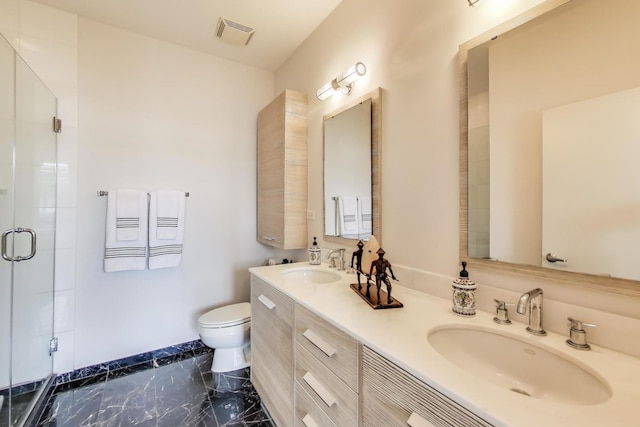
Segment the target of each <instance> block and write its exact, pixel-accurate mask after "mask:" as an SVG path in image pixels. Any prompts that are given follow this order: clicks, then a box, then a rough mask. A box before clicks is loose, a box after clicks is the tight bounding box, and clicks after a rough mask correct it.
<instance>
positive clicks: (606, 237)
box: [460, 0, 640, 295]
mask: <svg viewBox="0 0 640 427" xmlns="http://www.w3.org/2000/svg"><path fill="white" fill-rule="evenodd" d="M637 16H640V3H639V2H637V1H635V0H615V1H611V2H603V1H601V0H580V1H570V0H549V1H546V2H544V3H541V4H540V5H539V6H537V7H535V8H534V9H532V10H531V11H529V12H526V13H525V14H523V15H522V16H520V17H517V18H516V19H514V20H512V21H509V22H507V23H505V24H503V25H501V26H499V27H498V28H496V29H494V30H492V31H489V32H487V33H485V34H483V35H481V36H479V37H477V38H475V39H473V40H471V41H469V42H467V43H465V44H463V45H462V46H461V48H460V78H461V91H460V96H461V103H460V105H461V130H460V152H461V192H460V196H461V200H460V202H461V204H460V206H461V233H460V248H461V254H460V255H461V259H463V260H466V261H467V262H469V264H470V266H472V265H475V266H479V267H484V268H492V269H503V270H508V271H514V272H520V273H526V274H532V275H534V276H538V277H543V278H550V279H553V280H562V281H565V282H571V283H577V284H580V285H588V286H594V287H598V288H601V289H607V290H611V291H615V292H621V293H633V294H636V295H637V294H640V282H638V281H639V280H640V269H638V268H637V261H638V260H640V250H639V249H637V248H638V240H639V239H640V191H638V189H639V188H640V171H639V169H638V168H637V167H636V159H638V157H639V156H640V145H638V141H639V140H640V115H639V113H638V111H640V110H639V109H638V105H640V57H638V55H635V54H633V52H638V51H640V38H638V37H637V24H636V22H635V21H636V19H635V17H637Z"/></svg>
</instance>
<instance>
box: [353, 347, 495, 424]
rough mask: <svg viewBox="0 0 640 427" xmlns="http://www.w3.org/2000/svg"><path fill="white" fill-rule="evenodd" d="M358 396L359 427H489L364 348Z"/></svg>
mask: <svg viewBox="0 0 640 427" xmlns="http://www.w3.org/2000/svg"><path fill="white" fill-rule="evenodd" d="M360 394H361V397H362V409H361V411H362V425H363V426H376V427H377V426H388V427H393V426H397V427H406V426H407V425H408V426H411V427H427V426H442V425H446V426H452V427H489V426H491V424H490V423H488V422H486V421H485V420H483V419H482V418H480V417H478V416H477V415H475V414H473V413H472V412H470V411H469V410H467V409H465V408H464V407H462V406H461V405H459V404H457V403H456V402H454V401H453V400H451V399H450V398H448V397H447V396H444V395H443V394H441V393H440V392H438V391H437V390H435V389H433V388H431V387H430V386H428V385H427V384H425V383H423V382H422V381H420V380H418V379H417V378H415V377H413V376H412V375H410V374H408V373H407V372H405V371H404V370H402V369H400V368H399V367H398V366H397V365H396V364H394V363H393V362H391V361H389V360H388V359H386V358H384V357H382V356H380V355H379V354H378V353H376V352H375V351H373V350H371V349H370V348H368V347H366V346H363V349H362V390H361V392H360Z"/></svg>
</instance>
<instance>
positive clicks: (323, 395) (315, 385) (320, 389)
mask: <svg viewBox="0 0 640 427" xmlns="http://www.w3.org/2000/svg"><path fill="white" fill-rule="evenodd" d="M302 379H303V380H305V382H306V383H307V384H309V387H311V389H312V390H313V391H315V392H316V394H317V395H318V396H320V399H322V400H323V402H324V403H325V404H326V405H327V406H329V407H331V406H333V405H335V403H336V398H335V397H333V395H332V394H331V393H330V392H329V390H327V389H326V388H325V387H324V386H323V385H322V384H320V381H318V380H317V379H316V377H314V376H313V374H312V373H311V372H307V373H306V374H304V376H303V377H302Z"/></svg>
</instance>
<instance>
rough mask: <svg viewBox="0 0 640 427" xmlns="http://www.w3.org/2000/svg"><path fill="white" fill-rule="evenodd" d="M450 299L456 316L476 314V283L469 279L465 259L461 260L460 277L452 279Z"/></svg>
mask: <svg viewBox="0 0 640 427" xmlns="http://www.w3.org/2000/svg"><path fill="white" fill-rule="evenodd" d="M451 301H452V307H451V309H452V310H453V312H454V313H455V314H457V315H458V316H464V317H471V316H475V315H476V283H475V282H474V281H473V280H471V279H469V272H468V271H467V263H466V262H465V261H462V271H460V277H458V278H457V279H456V280H454V281H453V294H452V296H451Z"/></svg>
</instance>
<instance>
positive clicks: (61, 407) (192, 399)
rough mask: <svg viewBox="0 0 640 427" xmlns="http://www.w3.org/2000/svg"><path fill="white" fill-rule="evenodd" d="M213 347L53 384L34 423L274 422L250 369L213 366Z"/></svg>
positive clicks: (168, 426)
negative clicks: (189, 355)
mask: <svg viewBox="0 0 640 427" xmlns="http://www.w3.org/2000/svg"><path fill="white" fill-rule="evenodd" d="M212 357H213V354H212V353H205V354H200V355H196V356H195V357H192V358H188V359H183V360H177V361H174V362H173V363H171V364H167V365H164V366H155V367H153V368H147V369H142V370H139V368H138V369H136V368H135V367H132V368H129V369H122V370H119V371H114V372H110V373H109V374H107V375H106V376H102V377H100V378H99V379H98V380H97V382H91V381H86V382H84V384H78V383H77V382H76V383H74V384H73V385H69V384H62V385H57V386H56V388H55V389H54V391H53V395H52V396H51V398H50V399H49V402H48V403H47V407H46V409H45V412H44V413H43V415H42V417H41V418H40V421H39V422H38V423H37V426H48V427H54V426H55V427H63V426H64V427H67V426H68V427H78V426H80V427H112V426H114V427H115V426H144V427H148V426H153V427H190V426H198V427H208V426H212V427H218V426H252V427H253V426H256V427H258V426H259V427H273V426H274V424H273V423H272V422H271V421H270V419H269V417H268V415H267V414H266V413H265V412H264V411H263V409H262V407H261V405H260V398H259V396H258V394H257V393H256V391H255V389H254V388H253V386H252V385H251V382H250V381H249V369H248V368H247V369H243V370H240V371H236V372H233V373H229V374H216V375H213V374H212V372H211V370H210V369H211V358H212Z"/></svg>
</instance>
